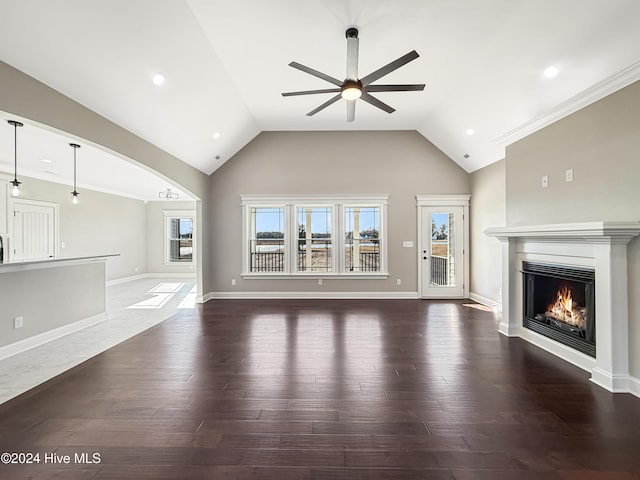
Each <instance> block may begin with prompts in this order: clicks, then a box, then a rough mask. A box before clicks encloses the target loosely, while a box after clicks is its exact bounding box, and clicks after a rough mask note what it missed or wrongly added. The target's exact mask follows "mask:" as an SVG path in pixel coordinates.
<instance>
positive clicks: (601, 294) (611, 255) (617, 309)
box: [485, 221, 640, 396]
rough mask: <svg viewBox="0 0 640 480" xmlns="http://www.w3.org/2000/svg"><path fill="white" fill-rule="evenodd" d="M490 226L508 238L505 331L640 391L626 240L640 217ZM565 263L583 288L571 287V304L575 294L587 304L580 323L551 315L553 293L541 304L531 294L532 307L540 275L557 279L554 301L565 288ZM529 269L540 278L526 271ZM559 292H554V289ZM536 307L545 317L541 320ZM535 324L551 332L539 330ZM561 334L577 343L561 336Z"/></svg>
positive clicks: (612, 384) (639, 232)
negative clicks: (633, 365)
mask: <svg viewBox="0 0 640 480" xmlns="http://www.w3.org/2000/svg"><path fill="white" fill-rule="evenodd" d="M485 233H486V234H487V235H488V236H491V237H495V238H498V239H499V240H500V241H501V243H502V309H501V313H502V315H501V317H500V322H499V325H498V331H499V332H500V333H502V334H503V335H506V336H509V337H519V338H521V339H523V340H525V341H528V342H531V343H532V344H534V345H537V346H539V347H540V348H543V349H544V350H546V351H547V352H550V353H552V354H554V355H556V356H558V357H559V358H562V359H563V360H566V361H568V362H571V363H573V364H574V365H577V366H578V367H580V368H582V369H584V370H586V371H588V372H590V373H591V381H592V382H594V383H595V384H597V385H600V386H602V387H604V388H606V389H607V390H609V391H610V392H634V393H636V394H637V395H638V396H640V379H636V378H634V377H632V376H631V375H630V373H629V358H630V355H629V310H628V306H629V294H628V291H629V286H628V281H627V278H628V264H629V262H628V259H627V244H628V243H629V241H631V239H632V238H634V237H637V236H640V222H606V221H599V222H584V223H565V224H550V225H528V226H511V227H496V228H490V229H487V230H486V231H485ZM525 262H526V265H525ZM531 264H534V265H540V264H542V265H546V266H547V268H549V267H550V270H547V271H544V270H545V268H544V267H543V271H542V272H540V271H536V270H539V269H536V268H535V266H534V268H533V271H532V269H531V268H530V267H531ZM568 265H570V266H569V267H567V266H568ZM557 269H559V270H557ZM523 270H529V273H523ZM565 270H569V273H570V275H568V278H566V279H565V280H564V282H565V283H568V286H573V287H580V288H577V292H572V304H573V302H574V301H575V302H576V303H578V305H579V306H580V308H585V309H586V310H585V312H584V313H585V315H584V317H585V326H584V328H582V329H577V330H576V329H574V327H575V326H573V325H569V327H566V326H565V325H557V324H555V323H554V322H552V321H551V320H549V319H548V318H545V317H547V315H546V313H547V311H548V308H549V305H547V304H545V303H546V301H545V302H543V303H542V305H539V304H538V305H537V306H536V303H533V306H531V303H530V302H531V300H530V299H528V300H527V302H526V305H527V307H525V301H524V296H525V295H528V293H527V284H528V283H529V282H534V286H533V288H534V290H535V289H537V288H538V281H539V278H540V277H544V276H546V277H550V278H553V279H554V280H553V281H554V282H556V285H555V287H554V288H552V290H554V292H553V294H555V299H554V298H552V301H553V302H554V303H555V301H556V300H557V299H558V298H557V297H558V293H557V292H558V287H560V290H561V292H560V294H561V296H562V286H561V285H560V283H561V281H560V280H559V279H558V277H559V276H562V275H558V274H562V273H566V272H565ZM529 275H532V276H533V279H527V280H524V279H523V277H526V278H528V277H529ZM596 284H597V287H598V288H597V289H596ZM540 288H542V287H540ZM581 290H582V292H583V293H580V291H581ZM529 293H530V292H529ZM553 294H550V295H551V296H552V297H553ZM573 295H575V296H576V298H575V299H574V298H573ZM582 295H584V299H583V298H582ZM541 302H542V300H541ZM525 308H529V310H528V311H527V310H526V309H525ZM531 309H532V310H533V311H532V310H531ZM536 314H538V318H539V319H541V321H539V322H538V321H536V318H535V317H536ZM578 316H580V315H578ZM574 317H575V315H574ZM525 318H526V320H525ZM552 318H553V317H552ZM590 322H592V323H590ZM523 323H526V324H528V326H525V325H523ZM536 328H537V329H538V330H539V331H544V334H540V333H538V332H537V331H534V329H536ZM562 330H569V331H564V332H562ZM572 330H573V331H572ZM581 337H584V338H581ZM557 338H562V340H566V341H567V342H569V343H570V344H572V346H576V348H572V347H569V346H567V345H565V344H563V343H560V341H559V340H556V339H557ZM596 344H597V349H596V348H595V347H596ZM579 348H582V349H584V350H587V351H588V353H583V350H579ZM594 352H595V356H594Z"/></svg>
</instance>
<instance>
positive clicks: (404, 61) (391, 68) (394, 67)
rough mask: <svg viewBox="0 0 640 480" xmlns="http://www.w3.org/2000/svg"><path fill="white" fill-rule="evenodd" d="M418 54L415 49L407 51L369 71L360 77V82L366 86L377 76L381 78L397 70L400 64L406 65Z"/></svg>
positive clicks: (376, 78)
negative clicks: (386, 63) (382, 65)
mask: <svg viewBox="0 0 640 480" xmlns="http://www.w3.org/2000/svg"><path fill="white" fill-rule="evenodd" d="M419 56H420V55H418V52H416V51H415V50H412V51H410V52H409V53H407V54H406V55H403V56H402V57H400V58H398V59H396V60H394V61H393V62H391V63H389V64H388V65H385V66H384V67H382V68H379V69H378V70H376V71H375V72H372V73H370V74H369V75H367V76H366V77H364V78H361V79H360V81H361V82H362V85H363V86H365V87H366V86H367V85H369V84H370V83H371V82H375V81H376V80H378V79H379V78H382V77H384V76H385V75H387V74H389V73H391V72H393V71H394V70H397V69H398V68H400V67H401V66H403V65H406V64H407V63H409V62H410V61H412V60H415V59H416V58H418V57H419Z"/></svg>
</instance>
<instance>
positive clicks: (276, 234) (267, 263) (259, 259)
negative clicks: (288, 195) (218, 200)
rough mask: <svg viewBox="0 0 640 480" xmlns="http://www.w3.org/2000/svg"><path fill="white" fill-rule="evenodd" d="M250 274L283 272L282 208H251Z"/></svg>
mask: <svg viewBox="0 0 640 480" xmlns="http://www.w3.org/2000/svg"><path fill="white" fill-rule="evenodd" d="M250 222H251V227H250V231H251V233H250V236H249V251H250V255H251V261H250V264H249V271H251V272H284V270H285V244H284V208H282V207H264V208H257V207H254V208H251V220H250Z"/></svg>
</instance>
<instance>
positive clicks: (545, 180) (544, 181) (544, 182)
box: [542, 175, 549, 188]
mask: <svg viewBox="0 0 640 480" xmlns="http://www.w3.org/2000/svg"><path fill="white" fill-rule="evenodd" d="M548 186H549V175H544V176H543V177H542V188H547V187H548Z"/></svg>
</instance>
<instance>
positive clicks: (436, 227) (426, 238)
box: [420, 207, 464, 298]
mask: <svg viewBox="0 0 640 480" xmlns="http://www.w3.org/2000/svg"><path fill="white" fill-rule="evenodd" d="M463 228H464V222H463V207H423V208H422V232H421V248H422V250H421V255H420V262H421V266H420V268H421V273H422V275H421V278H422V285H421V291H422V297H424V298H462V297H463V296H464V259H463V251H464V249H463V244H464V235H463Z"/></svg>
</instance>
